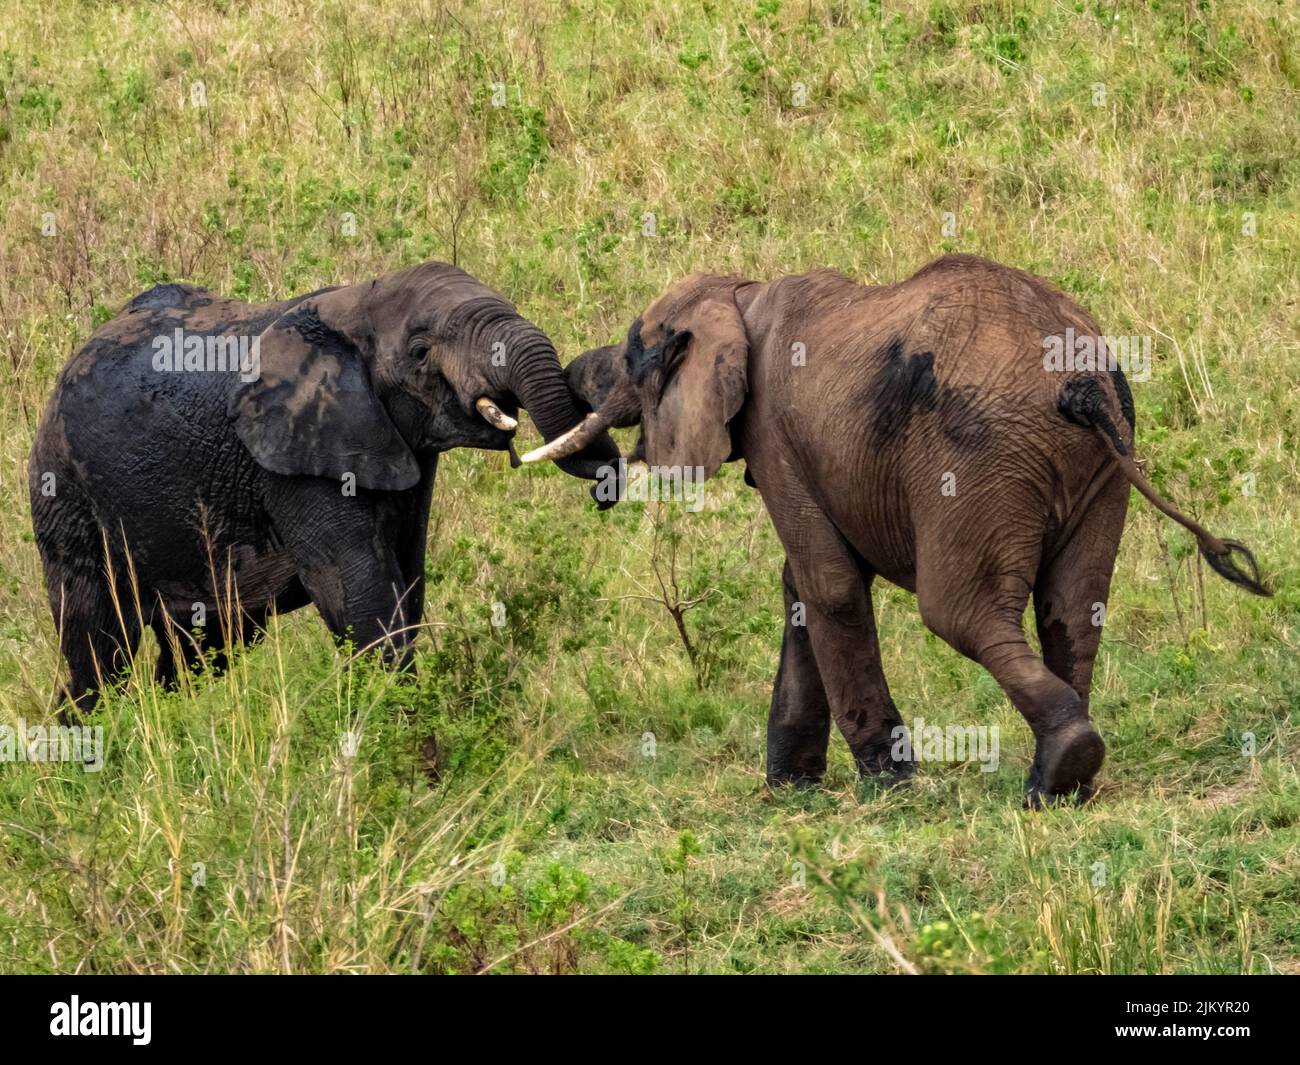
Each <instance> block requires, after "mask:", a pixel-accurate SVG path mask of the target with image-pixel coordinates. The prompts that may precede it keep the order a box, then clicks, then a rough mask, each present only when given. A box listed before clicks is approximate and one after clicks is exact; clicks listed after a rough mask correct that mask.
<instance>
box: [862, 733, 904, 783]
mask: <svg viewBox="0 0 1300 1065" xmlns="http://www.w3.org/2000/svg"><path fill="white" fill-rule="evenodd" d="M854 761H856V762H857V765H858V776H859V777H860V778H861V779H862V780H870V781H874V782H875V783H876V784H878V785H881V786H882V787H886V788H899V787H904V786H905V785H907V784H909V783H911V780H912V775H913V774H914V773H915V772H916V763H915V762H913V761H910V760H903V759H898V758H895V757H894V743H893V741H892V740H886V741H883V742H882V743H879V744H873V745H872V746H871V747H870V748H869V749H868V750H867V751H866V752H864V753H861V754H857V753H855V756H854Z"/></svg>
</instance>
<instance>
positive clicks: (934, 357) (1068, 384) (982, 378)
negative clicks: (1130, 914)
mask: <svg viewBox="0 0 1300 1065" xmlns="http://www.w3.org/2000/svg"><path fill="white" fill-rule="evenodd" d="M1067 330H1073V333H1074V335H1075V336H1076V337H1077V336H1090V337H1094V338H1095V337H1098V336H1099V330H1098V328H1097V325H1096V323H1095V322H1093V320H1092V319H1091V318H1090V317H1089V316H1088V314H1087V312H1086V311H1084V310H1083V309H1082V308H1081V307H1079V306H1078V305H1077V304H1075V303H1074V302H1073V301H1072V300H1070V299H1069V298H1068V297H1067V296H1065V295H1064V294H1063V293H1061V292H1060V291H1058V290H1057V289H1055V288H1054V287H1052V286H1051V285H1049V284H1048V283H1047V282H1045V281H1043V280H1041V279H1040V278H1037V277H1033V276H1031V275H1029V274H1025V273H1022V272H1020V271H1018V270H1012V269H1009V268H1006V267H1003V266H999V265H997V264H995V263H992V262H989V261H987V260H984V259H980V258H978V257H975V256H969V255H955V256H948V257H945V258H942V259H939V260H936V261H935V262H933V263H931V264H930V265H928V266H926V267H925V268H923V269H922V270H920V271H919V272H918V273H916V274H915V275H914V276H913V277H911V278H910V279H908V280H907V281H904V282H902V283H900V284H895V285H886V286H878V287H871V286H866V285H862V284H858V283H857V282H854V281H853V280H851V279H849V278H847V277H845V276H843V275H841V274H838V273H834V272H830V271H821V272H815V273H810V274H805V275H800V276H792V277H783V278H779V279H777V280H775V281H770V282H766V283H760V282H755V281H749V280H745V279H742V278H736V277H723V276H718V275H710V274H697V275H694V276H692V277H689V278H687V279H685V280H683V281H681V282H679V283H678V284H676V285H674V286H673V287H672V288H671V289H669V291H668V292H667V293H666V294H665V295H663V296H662V297H660V298H659V299H658V300H656V301H655V302H654V303H653V304H652V305H651V306H650V308H649V309H648V310H647V311H646V312H645V313H644V314H643V315H642V316H641V317H640V318H638V319H636V321H635V322H633V323H632V326H631V327H630V329H629V330H628V333H627V337H626V339H625V340H624V341H622V342H621V343H618V344H613V345H607V346H605V347H602V348H597V349H595V350H593V351H590V352H588V353H586V354H584V355H583V356H581V357H580V358H578V359H576V360H575V361H574V362H573V363H572V364H571V365H570V366H569V367H568V369H567V371H566V373H567V375H568V379H569V382H570V384H571V386H572V387H573V389H574V391H575V392H577V393H578V394H579V395H580V396H581V397H582V399H583V401H584V406H586V407H587V408H588V409H589V410H590V411H591V413H589V414H588V415H587V416H586V417H585V418H584V419H583V420H582V422H581V423H579V424H578V425H576V426H575V427H574V428H573V429H572V430H570V432H568V433H565V434H564V435H563V436H561V437H559V438H558V439H557V440H555V441H553V442H551V443H550V444H548V445H547V446H545V447H543V448H539V449H538V450H537V451H535V452H532V453H530V454H529V455H527V456H525V461H528V460H538V459H555V458H558V457H562V456H563V455H565V454H568V453H570V449H573V450H574V451H580V450H581V449H582V448H583V447H585V446H587V444H588V442H589V441H591V440H594V439H598V438H599V437H600V436H601V434H603V433H604V431H605V429H607V428H609V427H611V426H612V427H619V426H630V425H634V424H637V423H638V422H639V423H640V425H641V429H642V435H641V441H640V443H639V444H638V449H637V450H638V452H639V453H642V454H643V455H644V457H645V460H646V461H647V462H648V463H650V464H651V465H654V466H660V467H672V466H677V465H682V466H686V465H692V466H702V467H703V468H704V472H705V475H706V476H707V475H712V474H713V473H714V472H715V471H716V470H717V469H718V467H719V466H720V465H721V464H722V463H724V462H727V461H731V460H737V459H743V460H744V462H745V464H746V474H745V479H746V481H747V482H748V483H750V484H751V485H754V486H756V487H757V489H758V491H759V493H760V494H761V495H762V497H763V501H764V503H765V505H766V507H767V509H768V512H769V514H770V515H771V518H772V521H773V523H774V525H775V527H776V531H777V533H778V535H779V536H780V538H781V541H782V544H783V545H784V547H785V552H786V563H785V575H784V584H785V594H786V600H787V611H786V626H785V635H784V638H783V641H782V645H781V656H780V665H779V668H778V672H777V676H776V683H775V686H774V690H773V693H772V705H771V712H770V716H769V720H768V764H767V778H768V781H769V783H771V784H774V785H775V784H782V783H791V782H801V783H810V782H815V781H817V780H819V779H820V778H821V775H822V773H823V771H824V769H825V765H826V745H827V739H828V735H829V727H830V722H831V721H832V720H834V722H835V724H836V725H837V726H838V727H839V730H840V732H841V733H842V734H843V735H844V737H845V739H846V740H847V741H848V744H849V747H850V749H851V750H852V753H853V755H854V758H855V760H856V763H857V765H858V767H859V769H860V771H861V772H863V773H867V774H883V775H885V776H887V777H891V778H894V779H903V778H906V777H907V776H908V775H909V774H910V773H911V772H912V771H913V769H914V766H913V764H912V763H911V762H910V761H902V760H899V759H896V758H895V756H894V754H895V751H894V746H893V742H892V740H893V737H894V736H895V735H898V733H897V730H899V729H901V728H902V727H903V722H902V717H901V715H900V714H899V712H898V709H897V707H896V706H895V704H894V701H893V699H892V697H891V696H890V693H889V688H888V685H887V684H886V681H885V676H884V673H883V672H882V669H881V660H880V648H879V643H878V640H877V634H876V622H875V617H874V614H873V610H872V602H871V584H872V582H873V581H874V580H875V578H876V577H883V578H884V579H885V580H887V581H890V582H892V583H894V584H897V585H899V586H901V587H903V588H906V589H908V590H909V591H912V592H915V594H916V597H917V604H918V606H919V608H920V612H921V617H922V619H923V621H924V622H925V624H926V625H927V626H928V627H929V628H930V630H931V631H933V632H935V633H936V634H937V635H939V636H940V637H942V638H943V639H944V640H945V641H947V642H948V643H949V644H950V645H951V646H952V647H954V648H955V649H956V650H957V651H959V652H961V653H962V654H964V655H966V656H967V657H969V658H971V659H973V660H975V661H976V662H978V663H980V664H981V665H983V666H984V667H985V668H986V669H987V670H988V671H989V672H990V673H992V675H993V676H994V678H995V679H996V680H997V681H998V683H999V684H1000V685H1001V687H1002V689H1003V690H1004V691H1005V692H1006V694H1007V695H1008V697H1009V698H1010V699H1011V701H1012V703H1013V704H1014V705H1015V706H1016V708H1017V709H1018V710H1019V711H1020V712H1021V714H1022V715H1023V716H1024V717H1025V719H1026V721H1027V722H1028V723H1029V726H1030V728H1031V730H1032V731H1033V733H1034V737H1035V740H1036V753H1035V757H1034V762H1033V769H1032V771H1031V774H1030V778H1029V781H1028V789H1027V791H1028V795H1027V801H1028V802H1029V803H1030V804H1031V805H1038V804H1040V803H1042V802H1043V801H1047V800H1052V799H1055V798H1057V797H1059V796H1063V795H1067V794H1071V793H1073V794H1077V795H1078V796H1079V797H1081V798H1085V799H1086V798H1087V797H1088V796H1090V795H1091V794H1092V791H1093V787H1094V778H1095V776H1096V774H1097V771H1098V770H1099V769H1100V767H1101V763H1102V759H1103V757H1104V751H1105V748H1104V745H1103V743H1102V740H1101V737H1100V736H1099V735H1098V733H1097V731H1096V729H1094V728H1093V726H1092V724H1091V721H1090V719H1089V713H1088V698H1089V691H1090V688H1091V683H1092V672H1093V661H1094V659H1095V657H1096V654H1097V648H1098V645H1099V643H1100V640H1101V626H1100V625H1099V624H1095V623H1094V622H1095V620H1096V618H1097V611H1096V607H1097V604H1104V603H1105V602H1106V599H1107V595H1108V592H1109V589H1110V581H1111V574H1112V572H1113V571H1114V567H1115V556H1116V552H1117V551H1118V548H1119V541H1120V534H1121V532H1122V530H1123V525H1124V515H1125V511H1126V509H1127V507H1128V500H1129V491H1130V488H1131V487H1132V488H1136V489H1137V490H1138V491H1139V492H1140V493H1141V494H1142V495H1143V496H1145V497H1146V498H1147V499H1148V500H1150V501H1151V502H1152V503H1153V504H1154V505H1155V506H1156V507H1157V508H1158V509H1159V510H1160V511H1161V512H1162V513H1164V514H1166V515H1167V516H1169V517H1170V518H1172V519H1173V520H1174V521H1177V522H1178V523H1179V524H1181V525H1183V526H1184V527H1185V528H1187V529H1188V530H1189V531H1190V532H1191V533H1192V534H1193V535H1194V536H1195V537H1196V540H1197V543H1198V545H1199V547H1200V550H1201V553H1202V554H1203V555H1204V556H1205V558H1206V560H1207V561H1208V563H1209V564H1210V566H1211V567H1212V568H1213V569H1214V570H1215V571H1216V572H1217V573H1219V574H1220V575H1222V576H1224V577H1226V578H1227V579H1228V580H1230V581H1232V582H1233V583H1235V584H1238V585H1240V586H1242V587H1244V588H1246V589H1247V590H1249V591H1251V592H1254V593H1257V594H1260V595H1267V594H1268V591H1267V589H1266V588H1265V587H1264V586H1263V584H1262V582H1261V580H1260V578H1259V572H1258V567H1257V566H1256V563H1255V560H1254V558H1253V556H1252V555H1251V554H1250V552H1249V551H1248V550H1247V549H1246V548H1245V547H1243V546H1242V545H1240V544H1238V543H1236V542H1234V541H1230V540H1221V539H1219V538H1218V537H1215V536H1213V535H1212V534H1211V533H1209V532H1207V531H1206V530H1205V529H1203V528H1202V527H1201V526H1200V525H1198V524H1197V523H1196V522H1194V521H1192V520H1191V519H1189V518H1187V517H1186V516H1184V515H1183V514H1181V513H1179V512H1178V511H1176V510H1174V509H1173V508H1172V507H1171V506H1170V505H1169V504H1168V503H1166V502H1165V501H1164V500H1163V499H1162V498H1161V497H1160V496H1159V495H1158V494H1157V493H1156V491H1155V490H1154V488H1152V486H1151V485H1150V483H1149V482H1148V481H1147V480H1146V478H1145V477H1144V476H1143V475H1142V473H1141V471H1140V469H1139V468H1138V466H1137V464H1136V462H1135V460H1134V456H1133V435H1134V422H1135V419H1134V411H1133V401H1132V396H1131V394H1130V392H1129V388H1128V384H1127V382H1126V381H1125V378H1124V374H1123V372H1122V369H1119V368H1116V369H1114V370H1108V369H1101V370H1097V371H1087V370H1071V371H1069V372H1061V371H1057V370H1055V369H1053V368H1051V367H1049V365H1048V364H1047V363H1045V360H1044V351H1045V342H1047V341H1048V340H1050V339H1051V338H1059V337H1063V336H1065V335H1067ZM1031 595H1032V598H1033V603H1034V613H1035V620H1036V624H1037V629H1038V634H1039V637H1040V641H1041V647H1042V655H1041V657H1040V655H1039V654H1036V653H1035V652H1034V650H1033V649H1032V648H1031V647H1030V645H1029V643H1028V642H1027V640H1026V637H1025V633H1024V631H1023V627H1022V617H1023V614H1024V610H1025V606H1026V604H1027V602H1028V601H1029V599H1030V597H1031ZM795 602H799V603H802V604H803V606H804V610H805V617H806V627H805V626H798V625H795V624H792V617H793V615H794V611H793V610H792V609H791V607H792V604H794V603H795Z"/></svg>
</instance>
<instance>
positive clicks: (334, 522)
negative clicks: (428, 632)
mask: <svg viewBox="0 0 1300 1065" xmlns="http://www.w3.org/2000/svg"><path fill="white" fill-rule="evenodd" d="M379 506H380V504H378V503H376V502H375V500H374V499H373V498H372V497H371V496H370V494H369V493H365V494H362V495H356V496H349V495H344V494H342V492H340V490H339V486H338V485H334V484H331V483H330V482H329V481H326V480H323V479H320V478H294V477H280V476H277V477H276V478H275V483H274V485H273V489H272V492H271V494H270V498H269V499H268V503H267V509H268V511H269V512H270V514H271V519H272V522H273V523H274V525H275V528H276V531H277V532H278V533H279V535H280V537H281V540H282V541H283V543H284V546H285V549H286V550H287V551H288V552H289V554H290V555H291V556H292V558H293V560H294V563H295V565H296V566H297V568H298V577H299V579H300V580H301V581H302V584H303V586H304V587H305V588H306V589H307V592H308V594H309V595H310V596H311V599H312V602H313V603H315V604H316V608H317V609H318V610H319V611H320V613H321V616H322V617H323V618H324V619H325V624H326V625H328V626H329V629H330V631H331V632H332V633H333V634H334V635H335V637H337V638H338V639H341V640H342V639H350V640H351V641H352V644H353V646H354V647H355V648H356V649H357V650H358V651H369V650H376V651H378V652H379V653H380V654H381V655H382V656H383V658H384V660H385V662H388V663H390V664H394V665H397V666H398V667H399V668H405V667H406V666H407V665H408V664H409V662H410V659H411V650H410V643H411V638H412V631H411V628H410V621H409V619H408V614H407V604H408V601H409V592H410V589H409V588H408V586H407V581H406V578H405V576H404V575H403V572H402V567H401V564H400V562H399V560H398V558H397V555H396V553H395V551H394V549H393V547H392V537H391V535H390V533H391V530H389V529H388V528H387V527H386V524H385V523H384V522H383V521H381V520H380V516H379V514H378V513H377V510H378V509H379Z"/></svg>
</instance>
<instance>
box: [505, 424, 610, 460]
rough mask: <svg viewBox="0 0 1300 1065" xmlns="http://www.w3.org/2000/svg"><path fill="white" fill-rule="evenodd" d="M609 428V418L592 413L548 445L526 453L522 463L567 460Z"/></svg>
mask: <svg viewBox="0 0 1300 1065" xmlns="http://www.w3.org/2000/svg"><path fill="white" fill-rule="evenodd" d="M608 428H609V418H608V417H606V416H605V415H603V414H601V413H600V411H592V413H590V414H588V415H587V416H586V417H585V418H583V419H582V421H580V422H579V423H578V424H577V425H575V426H574V427H573V428H572V429H570V430H568V431H567V432H563V433H561V434H560V435H559V436H557V437H556V438H555V439H554V440H552V441H551V442H550V443H549V444H543V445H542V446H541V447H539V448H535V449H534V450H532V451H530V452H528V454H527V455H524V456H523V459H522V461H524V462H543V461H545V460H547V459H550V460H551V461H552V462H555V461H558V460H559V459H562V458H567V457H568V456H569V455H572V454H574V453H576V452H578V451H581V450H582V449H583V448H584V447H586V446H587V445H588V444H590V443H591V442H592V441H593V440H595V439H596V437H598V436H599V435H600V434H601V433H603V432H604V431H605V430H606V429H608Z"/></svg>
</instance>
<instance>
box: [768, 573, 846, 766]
mask: <svg viewBox="0 0 1300 1065" xmlns="http://www.w3.org/2000/svg"><path fill="white" fill-rule="evenodd" d="M781 580H782V584H783V585H784V587H785V634H784V635H783V636H782V638H781V661H780V664H779V665H778V666H777V670H776V683H775V684H774V685H773V687H772V709H771V711H770V712H769V713H768V717H767V783H768V785H769V786H770V787H777V786H779V785H782V784H796V785H804V784H816V783H818V782H819V781H820V780H821V778H822V774H823V773H825V772H826V744H827V742H828V741H829V739H830V731H831V707H830V703H829V702H828V701H827V699H826V689H825V687H823V685H822V678H821V674H820V673H819V672H818V671H817V660H816V658H815V657H814V656H813V649H812V641H811V640H810V639H809V637H808V626H807V625H806V624H804V620H805V619H804V618H802V617H799V616H798V615H797V614H796V611H797V610H799V607H798V606H797V604H798V603H799V602H800V599H799V593H798V592H797V590H796V588H795V583H794V574H793V572H792V571H791V568H790V562H789V560H787V561H786V563H785V569H784V572H783V574H782V579H781ZM796 620H797V621H798V622H799V624H795V621H796Z"/></svg>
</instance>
